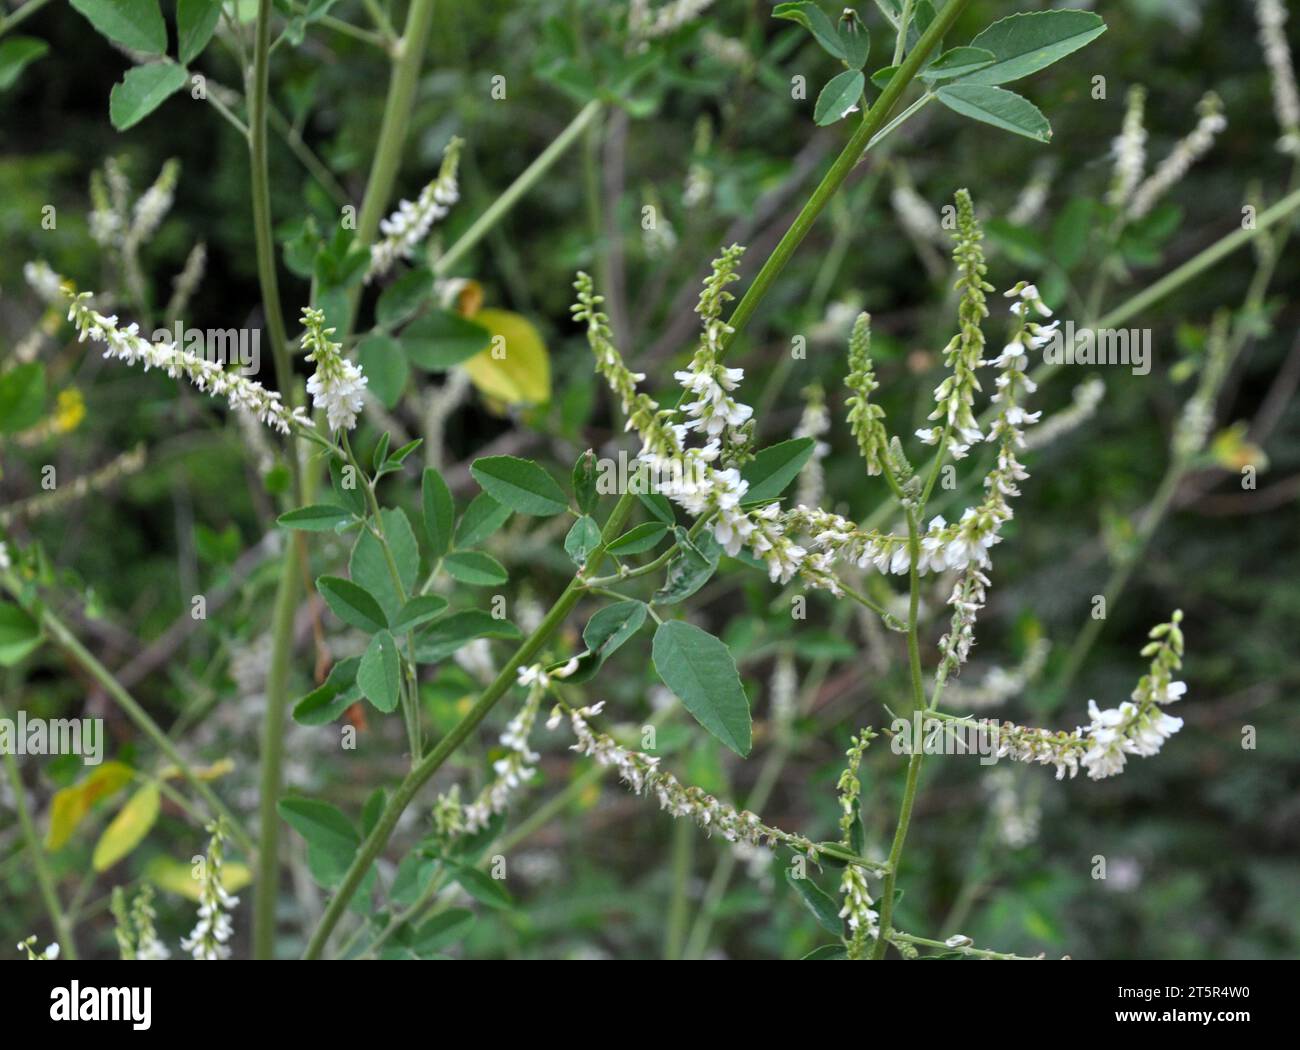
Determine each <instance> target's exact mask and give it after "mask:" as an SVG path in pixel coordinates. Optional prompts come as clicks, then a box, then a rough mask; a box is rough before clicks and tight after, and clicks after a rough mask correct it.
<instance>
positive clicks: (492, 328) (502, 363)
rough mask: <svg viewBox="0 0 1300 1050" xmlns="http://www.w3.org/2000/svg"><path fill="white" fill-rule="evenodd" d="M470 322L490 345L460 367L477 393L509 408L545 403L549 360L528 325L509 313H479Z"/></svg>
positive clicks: (494, 311)
mask: <svg viewBox="0 0 1300 1050" xmlns="http://www.w3.org/2000/svg"><path fill="white" fill-rule="evenodd" d="M474 323H475V324H481V325H482V326H483V327H484V328H486V329H487V330H488V331H489V332H490V333H492V345H491V346H489V347H488V348H487V349H486V350H484V351H483V352H482V353H480V354H476V355H475V356H474V357H471V358H470V359H469V360H468V361H466V362H465V365H464V368H465V371H466V373H467V374H468V375H469V378H470V382H472V383H473V384H474V385H475V386H476V387H478V389H479V392H480V393H482V394H483V396H484V397H486V398H488V399H489V400H491V401H497V402H500V403H502V404H505V405H507V406H510V407H514V406H515V405H541V404H545V403H546V402H547V401H549V400H550V399H551V358H550V354H548V353H547V351H546V344H545V343H543V342H542V337H541V335H540V334H539V333H538V331H537V329H536V328H534V327H533V324H532V322H531V321H529V320H528V319H527V318H526V317H521V316H520V315H519V314H516V313H511V312H510V311H509V310H480V311H478V313H476V314H475V315H474Z"/></svg>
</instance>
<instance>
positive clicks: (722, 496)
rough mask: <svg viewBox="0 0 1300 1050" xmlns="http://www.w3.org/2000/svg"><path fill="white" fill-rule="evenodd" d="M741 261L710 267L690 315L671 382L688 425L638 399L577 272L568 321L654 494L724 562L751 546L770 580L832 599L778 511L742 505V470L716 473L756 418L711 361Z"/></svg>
mask: <svg viewBox="0 0 1300 1050" xmlns="http://www.w3.org/2000/svg"><path fill="white" fill-rule="evenodd" d="M739 258H740V249H739V248H737V247H732V248H730V249H728V250H727V251H726V252H724V253H723V255H722V256H721V257H720V258H718V259H716V260H715V261H714V265H713V273H712V274H711V276H710V277H709V279H708V280H707V281H706V282H705V287H704V292H703V293H702V294H701V296H700V303H699V306H698V307H697V308H696V312H697V313H699V314H700V317H701V318H702V320H703V322H704V332H703V336H702V338H701V340H700V346H699V349H698V350H697V352H696V354H695V356H694V357H693V358H692V360H691V366H690V368H688V369H685V370H683V371H679V372H677V373H676V374H675V375H676V378H677V379H678V381H679V382H681V384H682V386H683V389H684V390H685V391H686V392H687V393H688V394H692V395H694V397H695V400H694V401H689V402H686V403H685V404H683V405H682V406H681V411H682V412H684V413H685V414H686V416H687V419H686V421H685V422H681V423H677V422H673V421H672V420H673V419H674V417H675V416H676V414H677V410H674V409H661V408H660V407H659V404H658V402H656V401H655V400H654V399H652V398H651V397H650V396H649V395H647V394H644V393H640V392H638V391H637V389H636V386H637V383H639V382H641V381H642V380H644V379H645V376H644V375H643V374H642V373H638V372H632V371H630V370H629V369H628V368H627V366H626V365H625V364H624V363H623V358H622V355H621V354H619V352H618V350H617V349H616V348H615V347H614V345H613V342H612V341H611V338H610V331H609V324H608V321H609V319H608V317H606V315H605V314H604V313H602V312H601V311H600V309H599V307H600V303H601V302H603V301H604V300H603V297H601V296H598V295H596V294H595V292H594V291H593V287H592V283H591V278H590V277H589V276H588V275H587V274H585V273H579V274H578V277H577V280H576V281H575V283H574V287H575V288H576V289H577V292H578V302H577V304H576V305H575V306H574V307H573V314H574V317H575V319H576V320H578V321H579V322H585V323H586V325H587V339H588V342H589V343H590V345H591V348H592V351H593V353H594V354H595V357H596V370H597V371H598V372H599V373H600V374H601V375H602V376H604V378H605V379H606V381H607V382H608V383H609V385H610V388H611V389H612V390H613V392H614V393H615V395H616V396H617V397H618V398H619V400H620V402H621V404H622V407H623V411H624V413H625V414H626V415H627V417H628V421H627V429H629V430H635V431H636V432H637V433H638V434H639V435H640V438H641V451H640V454H639V459H640V461H641V462H642V463H643V464H645V465H646V467H647V468H648V469H649V470H650V472H651V475H652V476H653V477H654V478H655V479H656V481H657V488H658V491H659V492H661V493H663V494H664V495H665V496H667V497H668V498H669V499H671V500H673V501H674V502H675V503H677V504H678V505H680V506H681V507H682V508H683V509H684V510H685V511H686V512H687V513H688V514H690V515H691V516H692V517H695V518H700V517H707V518H709V519H711V521H712V528H713V535H714V538H715V539H716V540H717V541H718V543H719V544H721V545H722V547H723V549H724V550H725V551H726V552H727V553H728V554H730V555H732V556H734V555H736V554H739V553H740V551H741V549H742V548H743V547H748V548H749V549H750V550H751V551H752V552H753V553H754V554H755V555H756V556H758V557H759V558H761V559H762V560H763V561H764V562H765V563H766V565H767V568H768V574H769V575H770V576H771V578H772V579H773V580H780V581H781V582H782V583H785V582H788V581H789V580H790V579H791V578H792V577H793V576H794V575H795V574H796V573H800V574H801V575H803V576H804V578H805V579H808V580H809V581H810V582H812V583H813V585H814V586H823V587H828V588H830V589H832V590H834V589H836V588H837V587H838V585H837V584H835V581H834V580H833V578H830V577H828V576H826V574H825V573H823V572H822V571H821V569H820V565H819V562H818V561H817V560H812V561H810V562H808V563H805V558H806V556H807V551H806V550H805V549H804V548H803V547H800V546H799V545H798V544H796V543H794V542H793V541H792V540H791V539H790V538H789V537H788V536H787V535H786V532H785V529H784V528H783V526H782V524H781V521H780V507H779V505H778V504H776V503H770V504H768V505H766V506H764V507H762V508H747V507H744V506H742V502H743V500H744V497H745V493H746V492H747V491H748V489H749V485H748V483H747V482H746V481H745V480H744V479H743V478H742V477H741V476H740V470H739V469H738V468H737V467H735V466H729V467H716V466H714V463H715V462H717V461H718V460H719V459H720V458H721V457H722V455H723V449H724V444H725V445H727V446H728V447H729V448H731V449H733V450H734V449H738V448H739V447H740V446H742V445H743V444H745V443H746V442H747V441H748V437H747V435H746V434H745V433H744V428H745V426H746V424H747V422H748V421H749V419H750V417H751V416H752V415H753V411H752V409H750V407H749V406H748V405H742V404H740V403H738V402H737V401H736V400H735V399H734V398H733V397H732V396H731V391H732V390H734V389H735V388H736V386H737V385H738V384H739V382H740V380H741V379H742V378H743V376H744V372H743V371H742V370H741V369H739V368H725V367H723V365H722V364H721V363H720V361H719V360H718V351H719V349H720V347H721V345H722V339H723V338H724V336H725V335H726V334H727V332H728V328H727V326H726V325H725V324H724V323H723V322H722V320H721V311H722V307H723V305H725V303H726V302H727V301H728V300H729V299H730V298H731V296H730V294H729V293H727V292H726V290H725V289H726V286H727V284H728V283H730V282H731V281H732V280H734V279H735V267H736V264H737V262H738V261H739ZM691 431H698V432H700V433H701V434H702V435H707V436H708V440H707V441H706V442H705V444H703V445H697V446H692V447H688V446H687V441H688V440H689V437H690V434H691Z"/></svg>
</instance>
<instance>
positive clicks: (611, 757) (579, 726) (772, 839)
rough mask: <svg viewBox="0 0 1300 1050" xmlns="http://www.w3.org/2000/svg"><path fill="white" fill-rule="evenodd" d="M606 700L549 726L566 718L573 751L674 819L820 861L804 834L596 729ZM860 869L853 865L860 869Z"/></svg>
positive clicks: (552, 724)
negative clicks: (767, 820)
mask: <svg viewBox="0 0 1300 1050" xmlns="http://www.w3.org/2000/svg"><path fill="white" fill-rule="evenodd" d="M604 707H605V702H604V701H603V700H602V701H601V702H600V703H596V704H592V705H590V706H589V707H579V708H569V707H566V706H565V705H563V704H557V705H556V707H555V709H554V711H552V713H551V717H550V719H549V720H548V721H547V723H546V726H547V728H548V729H557V728H559V726H560V724H561V723H562V722H563V721H564V719H565V717H566V715H567V717H568V721H569V725H570V727H571V728H572V730H573V735H574V736H575V737H577V741H578V742H577V743H576V744H574V745H573V748H572V750H574V751H577V752H578V753H579V754H583V755H586V756H588V757H589V758H592V759H594V760H595V762H596V764H597V765H599V766H603V767H606V768H609V769H614V770H617V771H618V775H619V777H620V778H621V779H622V780H623V782H624V783H625V784H627V785H628V786H629V787H630V788H631V789H632V790H633V792H635V793H636V794H638V795H653V796H654V797H655V798H656V799H657V800H658V802H659V806H660V808H661V809H663V810H665V811H666V812H667V813H668V814H669V815H671V816H673V817H688V818H690V819H691V820H693V821H695V823H697V824H698V825H699V826H700V827H702V828H704V830H705V831H713V830H715V829H716V830H717V831H718V832H719V833H720V834H721V835H722V836H723V838H725V839H726V840H727V841H728V842H746V843H749V844H750V845H751V846H758V845H760V844H766V845H767V846H770V847H775V846H776V845H777V844H784V845H786V846H789V847H791V848H792V849H795V850H797V851H799V852H800V853H805V854H807V855H808V856H809V857H811V858H813V859H814V860H815V859H816V857H817V848H816V846H815V845H814V844H813V843H812V842H810V841H809V840H808V839H806V838H804V837H803V836H802V835H793V834H791V833H790V832H788V831H782V830H780V829H779V828H774V827H771V826H770V825H767V824H764V823H763V821H762V820H761V819H760V818H759V816H758V815H757V814H756V813H750V812H749V811H748V810H737V809H736V807H735V806H732V805H730V804H729V803H726V802H721V801H719V800H718V799H716V798H714V797H713V796H712V795H710V794H709V793H708V792H706V791H704V790H703V789H701V788H698V787H693V786H692V787H687V786H685V785H683V784H682V783H681V782H680V781H679V780H678V779H677V778H676V777H675V776H673V775H672V774H671V773H665V772H664V771H663V770H661V769H660V768H659V759H658V758H655V757H653V756H651V755H647V754H646V753H645V752H643V751H634V750H632V749H631V748H626V747H623V746H622V745H621V744H619V743H618V742H617V741H615V740H614V738H613V737H611V736H609V735H608V734H605V733H600V732H597V731H596V730H594V729H592V727H591V724H590V722H589V721H588V719H591V718H594V717H595V716H597V715H599V714H600V712H601V711H602V710H603V709H604ZM854 866H855V865H850V867H854Z"/></svg>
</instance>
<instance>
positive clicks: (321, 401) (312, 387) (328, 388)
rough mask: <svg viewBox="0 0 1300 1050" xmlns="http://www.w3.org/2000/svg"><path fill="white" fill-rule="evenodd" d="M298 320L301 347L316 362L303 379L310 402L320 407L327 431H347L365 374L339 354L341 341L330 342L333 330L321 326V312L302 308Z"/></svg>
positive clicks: (353, 422) (361, 400)
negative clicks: (313, 369) (300, 321)
mask: <svg viewBox="0 0 1300 1050" xmlns="http://www.w3.org/2000/svg"><path fill="white" fill-rule="evenodd" d="M302 323H303V327H304V329H305V331H304V332H303V335H302V348H303V349H304V350H307V351H310V352H309V353H308V354H307V360H308V361H311V362H314V363H315V365H316V371H315V372H313V373H312V376H311V378H310V379H308V380H307V393H309V394H310V395H311V397H312V404H313V405H315V406H316V407H317V408H319V409H324V411H325V417H326V419H327V420H328V422H329V428H330V430H351V429H352V428H353V427H355V426H356V425H357V414H358V413H359V412H360V411H361V408H362V406H363V405H364V403H365V400H364V397H363V395H364V393H365V389H366V382H367V380H366V377H365V375H363V374H362V371H361V369H360V367H358V366H357V365H354V364H353V363H352V362H351V361H349V360H348V359H347V358H346V357H344V356H343V355H342V353H341V352H340V351H341V350H342V344H340V343H335V342H331V340H330V338H329V337H330V336H331V335H333V334H334V329H333V328H326V327H325V313H324V311H322V310H313V309H312V308H311V307H304V308H303V311H302Z"/></svg>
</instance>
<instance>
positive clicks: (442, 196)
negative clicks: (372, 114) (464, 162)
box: [366, 138, 463, 281]
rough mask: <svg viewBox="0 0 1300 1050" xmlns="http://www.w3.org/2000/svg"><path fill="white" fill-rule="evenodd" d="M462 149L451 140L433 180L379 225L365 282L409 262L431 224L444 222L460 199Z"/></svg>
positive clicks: (402, 203) (404, 201) (456, 141)
mask: <svg viewBox="0 0 1300 1050" xmlns="http://www.w3.org/2000/svg"><path fill="white" fill-rule="evenodd" d="M462 145H463V141H462V140H461V139H459V138H452V140H451V141H450V142H448V143H447V148H446V149H445V150H443V154H442V166H441V167H440V168H439V170H438V175H437V177H436V178H435V179H434V180H433V181H432V182H430V183H429V184H428V185H427V186H425V187H424V189H422V190H421V191H420V195H419V196H418V197H416V198H415V200H414V201H409V200H402V201H401V202H400V203H399V204H398V205H397V210H396V211H395V212H393V213H392V214H391V215H389V216H388V217H387V218H386V219H381V220H380V221H379V232H380V233H381V234H382V235H383V236H382V237H380V239H379V240H377V241H376V242H375V243H374V244H373V245H372V246H371V248H370V268H369V269H368V270H367V271H366V280H367V281H372V280H374V279H375V278H376V277H380V276H382V275H383V274H386V273H387V272H388V271H389V270H391V269H392V268H393V265H394V264H395V263H396V262H397V260H398V259H410V258H411V257H412V255H414V254H415V249H416V248H418V247H419V245H420V242H421V241H423V240H424V238H425V237H427V236H428V234H429V230H430V229H431V228H432V227H433V224H434V223H435V222H437V221H438V220H439V219H442V218H445V217H446V215H447V213H448V212H449V211H450V210H451V207H452V205H453V204H455V203H456V201H458V200H459V199H460V188H459V185H458V183H457V181H456V169H457V167H458V165H459V164H460V148H461V146H462Z"/></svg>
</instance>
